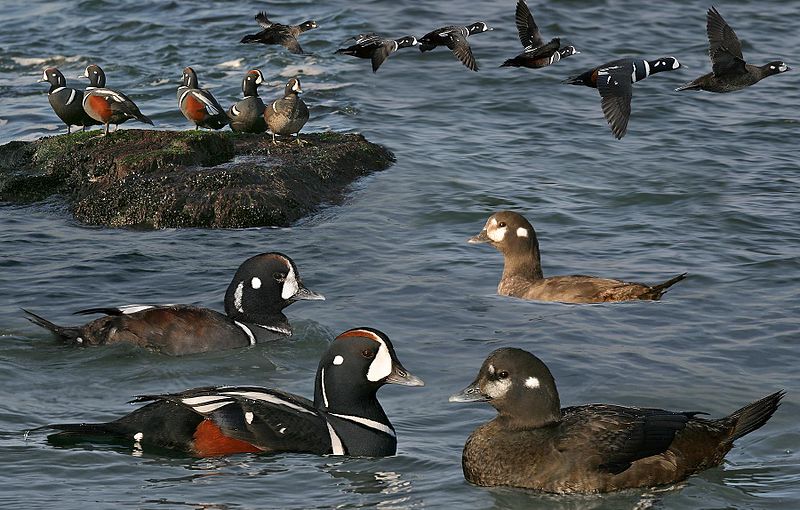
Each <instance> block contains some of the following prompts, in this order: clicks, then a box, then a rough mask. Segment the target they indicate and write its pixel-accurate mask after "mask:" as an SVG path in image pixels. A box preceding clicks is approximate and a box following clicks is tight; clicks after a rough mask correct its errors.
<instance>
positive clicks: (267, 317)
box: [25, 252, 325, 356]
mask: <svg viewBox="0 0 800 510" xmlns="http://www.w3.org/2000/svg"><path fill="white" fill-rule="evenodd" d="M322 299H325V298H324V297H323V296H321V295H320V294H317V293H315V292H312V291H310V290H308V289H307V288H306V287H305V286H303V282H302V280H300V275H299V273H298V272H297V267H296V266H295V264H294V261H292V259H290V258H289V257H287V256H286V255H283V254H281V253H276V252H270V253H263V254H261V255H256V256H255V257H251V258H249V259H247V260H246V261H244V262H243V263H242V265H241V266H239V269H238V270H237V271H236V274H235V275H234V276H233V280H232V281H231V283H230V285H229V286H228V290H227V292H226V293H225V314H224V315H223V314H221V313H219V312H216V311H214V310H211V309H209V308H201V307H198V306H191V305H128V306H121V307H101V308H89V309H86V310H81V311H79V312H76V313H77V314H81V315H88V314H95V313H101V314H104V317H101V318H99V319H95V320H93V321H92V322H89V323H87V324H84V325H83V326H74V327H62V326H57V325H55V324H53V323H52V322H50V321H48V320H47V319H44V318H42V317H39V316H38V315H35V314H33V313H31V312H28V311H27V310H26V311H25V313H27V314H28V320H30V321H31V322H33V323H34V324H37V325H39V326H41V327H43V328H45V329H47V330H49V331H51V332H52V333H53V334H55V335H56V336H57V337H58V338H60V339H61V340H62V341H63V342H64V343H67V344H70V345H76V346H83V347H86V346H95V345H107V344H115V343H130V344H134V345H138V346H139V347H145V348H147V349H151V350H154V351H157V352H161V353H164V354H169V355H173V356H180V355H184V354H193V353H197V352H209V351H221V350H225V349H236V348H240V347H246V346H248V345H253V344H255V343H257V342H268V341H272V340H278V339H281V338H285V337H287V336H290V335H291V334H292V327H291V325H290V324H289V320H288V319H287V318H286V316H285V315H283V312H282V310H283V309H284V308H286V307H287V306H289V305H291V304H292V303H294V302H295V301H299V300H322Z"/></svg>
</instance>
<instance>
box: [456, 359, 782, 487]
mask: <svg viewBox="0 0 800 510" xmlns="http://www.w3.org/2000/svg"><path fill="white" fill-rule="evenodd" d="M783 395H784V392H783V391H778V392H776V393H773V394H772V395H768V396H766V397H764V398H762V399H761V400H758V401H756V402H753V403H751V404H748V405H746V406H744V407H743V408H741V409H739V410H738V411H735V412H734V413H732V414H731V415H729V416H726V417H724V418H719V419H715V420H708V419H703V418H698V417H697V415H698V414H704V413H698V412H673V411H664V410H661V409H653V408H638V407H623V406H617V405H610V404H588V405H582V406H574V407H565V408H563V409H562V408H561V407H560V403H559V398H558V391H557V390H556V384H555V381H554V380H553V376H552V375H551V374H550V370H548V369H547V366H545V364H544V363H542V361H541V360H540V359H539V358H537V357H536V356H534V355H533V354H531V353H529V352H527V351H523V350H522V349H512V348H502V349H498V350H496V351H494V352H493V353H492V354H490V355H489V357H488V358H487V359H486V361H484V362H483V366H482V367H481V369H480V372H479V373H478V377H477V378H476V379H475V381H474V382H473V383H472V384H471V385H469V386H468V387H466V388H465V389H464V390H462V391H461V392H460V393H457V394H455V395H453V396H451V397H450V401H451V402H489V404H491V405H492V406H493V407H494V408H495V409H497V413H498V416H497V417H496V418H495V419H493V420H492V421H490V422H488V423H486V424H484V425H481V426H480V427H478V428H477V429H476V430H475V431H474V432H473V433H472V434H471V435H470V436H469V439H467V442H466V444H465V445H464V453H463V456H462V467H463V470H464V477H465V478H466V479H467V481H469V482H471V483H474V484H477V485H483V486H498V485H499V486H510V487H521V488H526V489H536V490H541V491H545V492H554V493H562V494H563V493H591V492H610V491H616V490H623V489H631V488H636V487H653V486H657V485H666V484H672V483H675V482H679V481H681V480H684V479H685V478H687V477H689V476H690V475H692V474H694V473H697V472H699V471H702V470H704V469H708V468H710V467H714V466H718V465H720V464H721V463H722V459H723V457H724V456H725V454H726V453H728V451H729V450H730V449H731V447H732V446H733V442H734V441H736V440H737V439H739V438H740V437H742V436H744V435H745V434H749V433H750V432H753V431H754V430H756V429H758V428H759V427H761V426H762V425H764V423H766V422H767V420H768V419H769V418H770V416H772V414H773V413H774V412H775V410H776V409H777V408H778V406H779V405H780V401H781V398H782V397H783Z"/></svg>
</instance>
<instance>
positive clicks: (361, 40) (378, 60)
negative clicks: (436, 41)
mask: <svg viewBox="0 0 800 510" xmlns="http://www.w3.org/2000/svg"><path fill="white" fill-rule="evenodd" d="M351 40H352V41H353V44H351V45H350V46H348V47H346V48H339V49H338V50H336V53H343V54H345V55H352V56H354V57H358V58H369V59H372V72H373V73H376V72H378V68H379V67H380V66H381V64H383V61H384V60H386V59H387V58H388V57H389V55H391V54H392V53H394V52H395V51H397V50H399V49H400V48H408V47H411V46H416V45H417V44H419V43H418V42H417V39H416V38H415V37H413V36H410V35H407V36H405V37H401V38H400V39H385V38H383V37H380V36H379V35H378V34H373V33H369V34H359V35H357V36H355V37H351V38H350V39H348V41H351Z"/></svg>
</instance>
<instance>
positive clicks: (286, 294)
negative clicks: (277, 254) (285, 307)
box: [281, 264, 300, 299]
mask: <svg viewBox="0 0 800 510" xmlns="http://www.w3.org/2000/svg"><path fill="white" fill-rule="evenodd" d="M298 290H300V285H299V284H298V283H297V276H296V275H295V274H294V268H293V267H292V266H291V264H290V265H289V273H288V274H287V275H286V280H284V282H283V290H281V297H282V298H283V299H289V298H290V297H292V296H294V295H295V294H297V291H298Z"/></svg>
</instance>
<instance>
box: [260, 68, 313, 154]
mask: <svg viewBox="0 0 800 510" xmlns="http://www.w3.org/2000/svg"><path fill="white" fill-rule="evenodd" d="M302 93H303V89H302V88H301V87H300V80H299V79H298V78H292V79H291V80H289V81H288V82H287V83H286V88H285V89H284V93H283V98H281V99H276V100H275V101H273V102H272V104H270V105H269V106H268V107H267V108H266V109H265V110H264V120H266V122H267V127H268V128H269V130H270V131H271V132H272V142H273V143H277V142H276V140H275V135H296V136H297V144H298V145H302V142H301V141H300V130H301V129H303V126H305V125H306V122H308V107H307V106H306V104H305V103H304V102H303V100H302V99H300V96H299V94H302Z"/></svg>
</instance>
